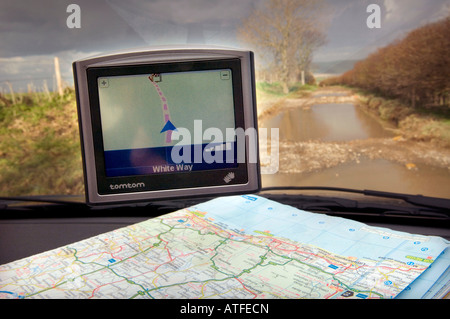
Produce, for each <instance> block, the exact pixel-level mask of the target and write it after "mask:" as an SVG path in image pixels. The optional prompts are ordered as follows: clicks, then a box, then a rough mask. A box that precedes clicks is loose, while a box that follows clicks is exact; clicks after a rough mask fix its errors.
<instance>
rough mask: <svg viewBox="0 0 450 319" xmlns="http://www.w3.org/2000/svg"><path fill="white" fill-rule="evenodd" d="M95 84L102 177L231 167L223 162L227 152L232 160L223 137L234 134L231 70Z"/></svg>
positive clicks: (230, 146) (230, 145) (127, 77)
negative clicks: (232, 132)
mask: <svg viewBox="0 0 450 319" xmlns="http://www.w3.org/2000/svg"><path fill="white" fill-rule="evenodd" d="M97 81H98V82H97V85H98V94H99V104H100V116H101V125H102V136H103V148H104V155H105V156H104V158H105V170H106V172H105V173H106V176H108V177H115V176H130V175H148V174H163V173H172V172H174V173H180V172H190V171H194V170H205V169H218V168H228V167H235V166H236V163H235V161H231V162H230V161H226V159H227V154H226V153H227V152H232V153H233V154H235V152H234V148H235V143H234V142H235V140H234V137H227V134H226V130H227V129H230V128H231V129H234V128H235V113H234V112H235V111H234V97H233V84H232V82H233V79H232V70H231V69H217V70H202V71H186V72H170V73H153V74H139V75H121V76H106V77H99V78H98V79H97ZM208 130H209V131H208ZM207 132H209V133H212V134H204V133H207ZM199 155H200V156H199ZM212 155H214V156H212ZM221 158H222V160H220V159H221ZM211 159H213V160H211Z"/></svg>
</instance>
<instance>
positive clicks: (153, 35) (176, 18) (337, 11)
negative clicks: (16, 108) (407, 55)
mask: <svg viewBox="0 0 450 319" xmlns="http://www.w3.org/2000/svg"><path fill="white" fill-rule="evenodd" d="M264 1H265V0H148V1H142V0H127V1H124V0H1V1H0V43H1V45H0V86H2V83H3V82H4V81H6V80H8V81H11V82H13V83H16V82H17V83H18V82H19V81H23V80H24V79H25V80H26V81H42V79H46V80H47V81H48V82H50V83H51V81H52V72H53V65H52V61H53V57H54V56H55V55H57V56H59V57H60V60H61V68H62V72H63V75H64V76H65V79H66V80H67V81H68V82H70V81H71V68H70V65H71V63H72V61H73V60H74V59H79V58H82V57H86V56H89V55H91V54H92V53H102V52H107V51H112V50H118V49H126V48H132V47H138V46H145V45H158V44H180V43H192V42H197V43H206V44H221V45H231V46H239V45H242V44H240V43H239V42H237V39H236V29H237V27H238V26H240V25H241V21H242V19H244V18H245V17H246V16H248V15H249V14H250V13H251V12H252V11H253V10H254V9H255V8H256V7H258V6H259V5H261V4H262V3H263V2H264ZM324 2H325V4H326V6H325V9H324V12H325V14H324V17H323V20H322V19H321V20H320V21H317V24H318V25H324V26H325V32H326V33H327V36H328V41H327V44H326V45H325V46H323V47H322V48H321V49H320V50H319V51H318V52H316V55H315V60H317V61H333V60H343V59H361V58H364V57H365V56H367V54H369V53H370V52H373V51H374V50H375V49H376V48H377V47H380V46H384V45H386V44H388V43H390V42H392V41H393V40H394V39H396V38H398V37H400V36H402V35H404V34H405V33H406V32H408V31H410V30H411V29H413V28H416V27H418V26H420V25H422V24H424V23H426V22H430V21H432V20H436V19H438V18H442V17H445V16H448V15H449V7H450V6H449V2H448V0H427V1H423V0H359V1H354V0H324ZM71 3H76V4H78V5H79V6H80V8H81V28H80V29H69V28H68V27H67V25H66V20H67V17H68V16H69V14H70V13H67V12H66V9H67V6H68V5H69V4H71ZM371 3H376V4H378V5H379V6H380V7H381V9H382V28H381V29H377V30H374V29H369V28H368V27H367V25H366V19H367V17H368V15H369V13H367V12H366V8H367V6H368V5H369V4H371ZM24 83H25V84H24V86H25V87H26V82H24Z"/></svg>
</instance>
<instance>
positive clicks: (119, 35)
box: [0, 0, 144, 57]
mask: <svg viewBox="0 0 450 319" xmlns="http://www.w3.org/2000/svg"><path fill="white" fill-rule="evenodd" d="M73 2H75V1H73V0H72V1H68V0H66V1H65V0H58V1H55V0H39V1H36V0H19V1H17V0H16V1H2V2H0V38H1V43H2V45H1V46H0V56H1V57H11V56H27V55H36V54H51V53H54V52H59V51H64V50H80V51H98V50H99V49H100V48H105V49H112V48H116V47H117V46H121V45H122V46H130V45H131V46H136V45H142V44H143V43H144V41H143V39H142V38H141V37H140V36H139V35H138V34H137V33H136V32H135V31H134V30H133V29H132V28H131V27H130V26H129V25H128V24H127V23H125V22H124V21H123V20H122V19H121V18H120V17H119V16H118V15H117V13H116V12H115V11H114V10H112V9H111V7H110V6H109V5H107V4H106V2H105V1H86V0H77V1H76V3H77V4H78V5H79V6H80V7H81V28H80V29H69V28H68V27H67V25H66V20H67V17H68V16H69V14H70V13H67V12H66V9H67V6H68V5H69V4H71V3H73Z"/></svg>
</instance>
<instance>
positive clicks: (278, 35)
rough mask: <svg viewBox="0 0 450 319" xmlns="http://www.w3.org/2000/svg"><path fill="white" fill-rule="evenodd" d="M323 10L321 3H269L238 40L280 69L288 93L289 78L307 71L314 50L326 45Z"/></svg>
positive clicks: (288, 0)
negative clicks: (322, 17) (292, 74)
mask: <svg viewBox="0 0 450 319" xmlns="http://www.w3.org/2000/svg"><path fill="white" fill-rule="evenodd" d="M321 8H322V3H321V1H314V0H267V1H266V2H265V3H264V4H263V5H262V6H261V7H260V8H257V9H256V10H255V11H254V12H253V13H252V14H250V16H249V17H247V18H246V19H245V20H244V21H243V25H242V26H241V27H240V28H239V29H238V36H239V38H240V39H241V40H242V41H244V42H246V43H248V44H250V45H251V46H252V47H253V48H254V50H255V51H257V53H258V54H259V55H261V57H262V58H263V59H264V60H265V61H267V63H269V64H272V65H273V66H275V67H276V68H277V73H278V74H279V76H280V81H281V83H282V85H283V91H284V92H285V93H288V91H289V78H290V74H291V73H292V72H293V71H294V72H297V74H298V72H300V71H307V69H308V68H309V65H310V63H311V59H312V53H313V51H314V49H316V48H317V47H318V46H320V45H322V44H323V43H324V40H325V35H324V33H323V31H322V30H321V28H320V26H322V25H323V24H322V23H321V22H320V14H321Z"/></svg>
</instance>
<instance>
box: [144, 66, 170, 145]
mask: <svg viewBox="0 0 450 319" xmlns="http://www.w3.org/2000/svg"><path fill="white" fill-rule="evenodd" d="M153 78H154V74H152V75H150V76H149V77H148V79H149V80H150V82H152V84H153V86H154V87H155V89H156V92H158V95H159V98H160V100H161V107H162V112H163V120H164V124H166V123H167V122H169V121H170V112H169V104H168V103H167V98H166V97H165V95H164V93H163V92H162V91H161V88H160V87H159V85H158V84H156V82H154V81H153ZM170 142H172V130H167V131H166V143H167V144H169V143H170Z"/></svg>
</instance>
